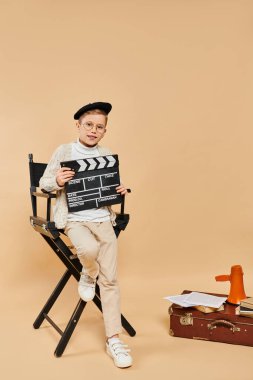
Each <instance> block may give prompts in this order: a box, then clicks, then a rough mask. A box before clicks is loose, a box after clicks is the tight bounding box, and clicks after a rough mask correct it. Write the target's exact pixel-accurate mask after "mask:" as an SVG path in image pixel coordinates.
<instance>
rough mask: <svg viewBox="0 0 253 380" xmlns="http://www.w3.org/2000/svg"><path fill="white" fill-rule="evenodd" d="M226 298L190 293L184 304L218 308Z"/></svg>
mask: <svg viewBox="0 0 253 380" xmlns="http://www.w3.org/2000/svg"><path fill="white" fill-rule="evenodd" d="M226 299H227V297H217V296H212V295H210V294H205V293H198V292H192V293H190V294H189V297H188V298H187V299H186V300H185V302H186V303H188V302H189V304H191V305H195V306H200V305H201V306H208V307H215V308H219V307H220V306H221V305H222V304H223V303H224V302H225V301H226Z"/></svg>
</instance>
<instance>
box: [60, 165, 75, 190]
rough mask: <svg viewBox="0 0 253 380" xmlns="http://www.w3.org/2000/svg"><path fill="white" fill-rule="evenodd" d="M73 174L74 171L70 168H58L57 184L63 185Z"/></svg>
mask: <svg viewBox="0 0 253 380" xmlns="http://www.w3.org/2000/svg"><path fill="white" fill-rule="evenodd" d="M74 175H75V171H74V170H73V169H70V168H66V167H64V168H60V169H59V170H58V171H57V173H56V182H57V184H58V186H64V185H65V183H66V182H68V181H70V180H71V179H72V178H73V177H74Z"/></svg>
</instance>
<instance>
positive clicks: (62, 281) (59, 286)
mask: <svg viewBox="0 0 253 380" xmlns="http://www.w3.org/2000/svg"><path fill="white" fill-rule="evenodd" d="M70 276H71V273H70V272H69V270H66V272H65V273H64V275H63V276H62V278H61V279H60V281H59V282H58V284H57V286H56V288H55V289H54V291H53V293H52V294H51V296H50V297H49V298H48V300H47V302H46V304H45V305H44V307H43V309H42V310H41V312H40V313H39V315H38V317H37V318H36V320H35V322H34V324H33V327H34V328H35V329H38V328H39V327H40V326H41V324H42V322H43V321H44V319H45V314H48V313H49V311H50V310H51V308H52V306H53V305H54V303H55V301H56V300H57V298H58V297H59V295H60V294H61V292H62V290H63V288H64V287H65V285H66V284H67V282H68V280H69V278H70Z"/></svg>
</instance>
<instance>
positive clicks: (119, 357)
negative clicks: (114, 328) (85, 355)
mask: <svg viewBox="0 0 253 380" xmlns="http://www.w3.org/2000/svg"><path fill="white" fill-rule="evenodd" d="M127 347H128V346H127V345H126V344H124V343H123V342H121V340H120V339H119V338H111V339H108V341H107V342H106V352H107V354H108V355H109V356H110V357H111V358H112V359H113V360H114V364H115V365H116V367H119V368H126V367H130V366H131V365H132V364H133V359H132V357H131V355H129V352H130V350H129V349H127Z"/></svg>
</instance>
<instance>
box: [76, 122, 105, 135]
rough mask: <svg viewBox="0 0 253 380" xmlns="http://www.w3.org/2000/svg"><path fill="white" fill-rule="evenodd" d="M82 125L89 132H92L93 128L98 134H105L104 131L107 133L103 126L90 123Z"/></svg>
mask: <svg viewBox="0 0 253 380" xmlns="http://www.w3.org/2000/svg"><path fill="white" fill-rule="evenodd" d="M80 125H81V126H82V127H84V128H85V129H86V130H87V131H91V130H92V129H93V128H95V129H96V131H97V132H98V133H104V131H105V126H104V125H101V124H98V125H96V124H93V123H91V122H89V121H88V122H87V123H83V124H80Z"/></svg>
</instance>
